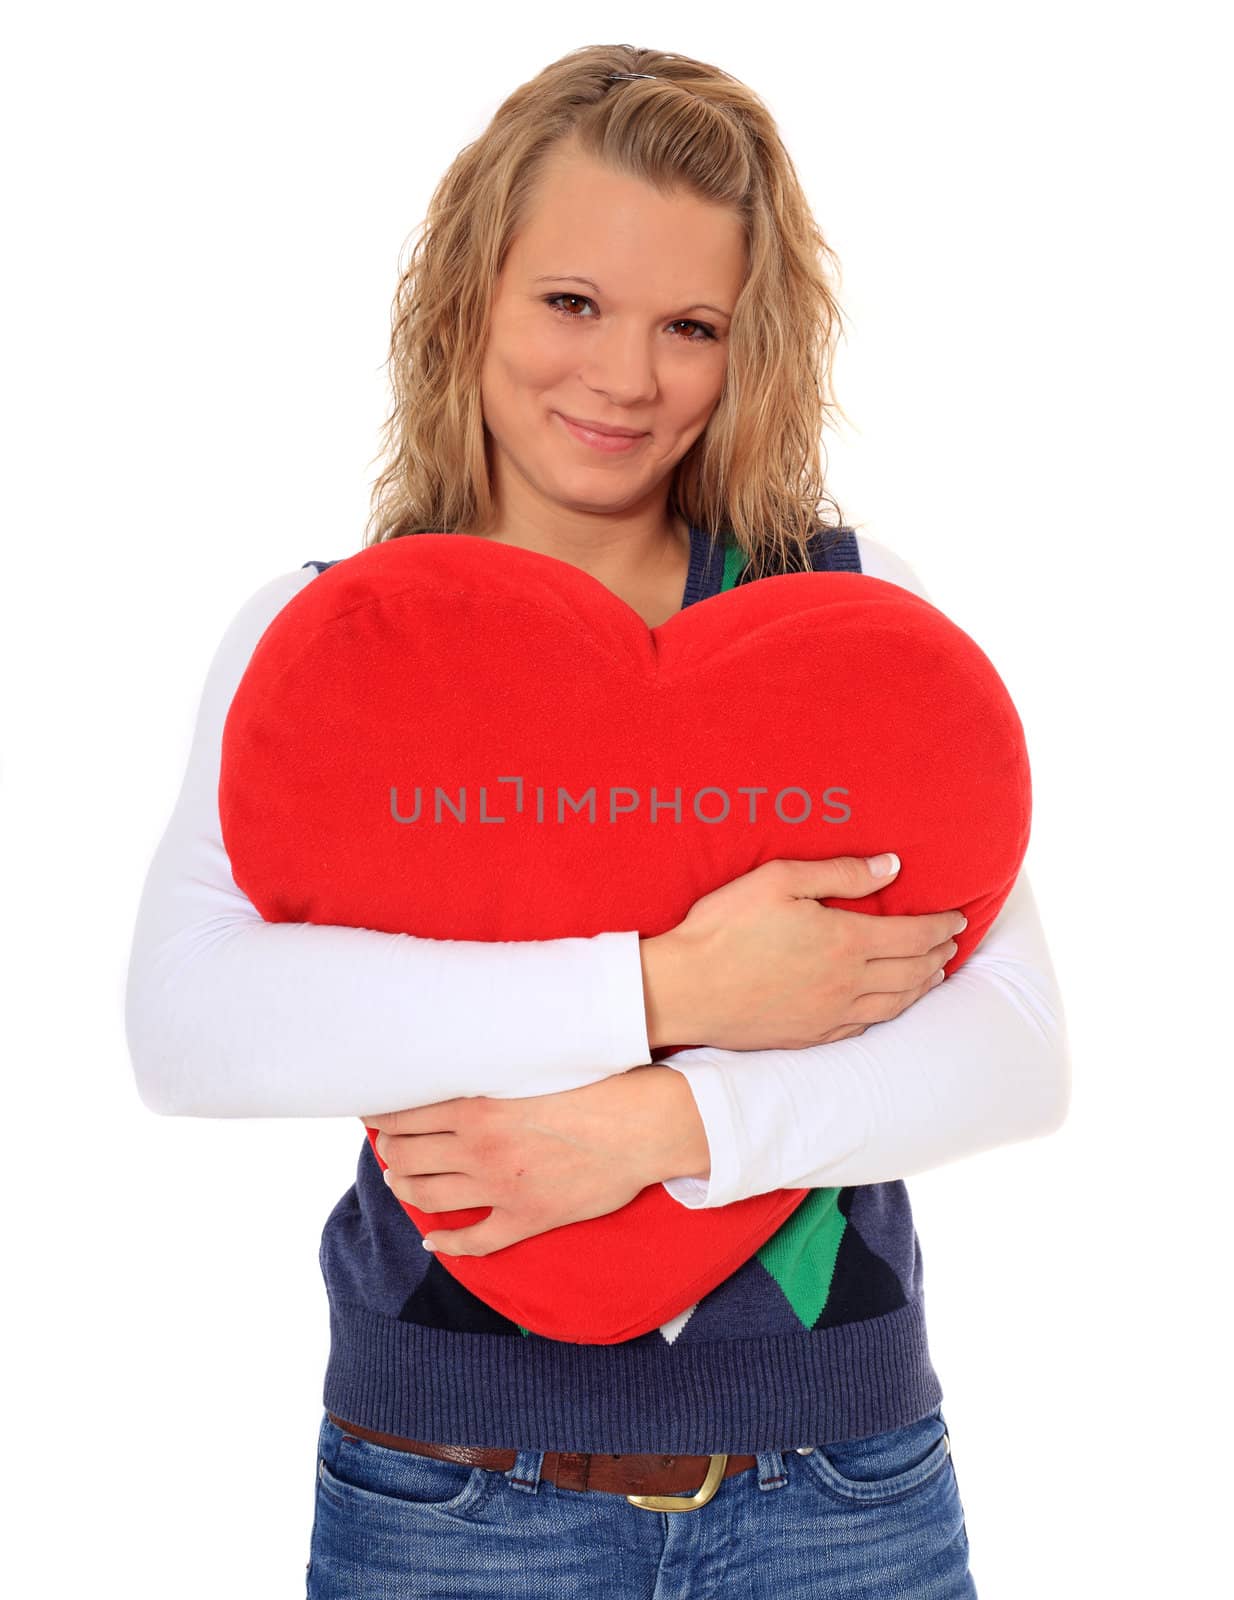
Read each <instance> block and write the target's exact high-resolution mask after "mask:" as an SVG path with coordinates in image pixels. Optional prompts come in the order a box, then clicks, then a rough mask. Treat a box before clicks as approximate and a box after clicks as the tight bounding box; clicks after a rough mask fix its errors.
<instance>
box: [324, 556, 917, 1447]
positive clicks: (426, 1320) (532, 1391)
mask: <svg viewBox="0 0 1234 1600" xmlns="http://www.w3.org/2000/svg"><path fill="white" fill-rule="evenodd" d="M690 542H691V555H690V567H689V575H688V579H687V584H686V590H685V595H684V604H685V605H692V604H694V603H695V602H696V601H698V600H703V599H706V598H707V597H708V596H710V595H713V594H717V593H719V592H720V591H721V590H722V589H728V588H732V587H733V586H734V585H735V584H737V583H740V582H742V581H748V569H747V568H746V567H745V564H744V556H743V554H742V552H741V550H740V548H739V547H738V546H737V545H736V544H735V543H733V542H732V541H731V540H727V541H724V542H721V541H719V540H714V541H713V540H710V539H708V538H707V536H706V535H705V534H703V533H701V532H700V531H699V530H697V529H693V528H692V529H691V530H690ZM810 555H811V561H812V565H813V568H814V570H816V571H843V572H860V571H861V561H860V557H859V555H858V551H857V541H856V536H855V535H854V533H853V531H852V530H851V529H849V528H837V529H820V530H819V531H818V532H817V533H816V534H815V535H814V536H813V538H812V539H811V541H810ZM333 565H334V562H332V561H311V562H305V566H311V567H314V568H315V569H316V570H317V571H318V572H319V573H320V572H322V571H324V570H325V568H326V567H329V566H333ZM631 1065H633V1063H631ZM421 1237H422V1235H421V1233H420V1231H419V1229H418V1228H417V1227H416V1225H415V1223H414V1222H413V1221H412V1219H411V1218H410V1217H409V1216H408V1215H407V1213H406V1212H405V1211H404V1210H403V1208H402V1206H401V1205H400V1204H399V1202H398V1200H397V1199H396V1197H395V1196H394V1195H393V1194H392V1193H391V1192H390V1190H389V1189H388V1188H387V1187H386V1184H385V1182H384V1180H383V1178H382V1174H381V1169H380V1167H379V1166H378V1164H377V1159H376V1157H375V1156H374V1155H373V1152H372V1150H371V1148H370V1146H369V1143H368V1140H367V1139H363V1140H362V1142H361V1149H360V1158H359V1162H358V1165H357V1168H356V1181H355V1183H354V1184H353V1185H352V1186H351V1188H349V1189H348V1190H347V1192H346V1194H344V1195H343V1197H342V1198H341V1199H340V1200H339V1202H338V1204H337V1205H336V1206H335V1207H334V1209H333V1211H331V1213H330V1215H329V1217H328V1218H327V1219H326V1223H325V1228H324V1230H323V1232H322V1237H321V1248H320V1251H319V1255H318V1260H319V1262H320V1265H321V1271H322V1275H323V1277H324V1279H325V1286H326V1297H327V1302H328V1306H329V1313H330V1354H329V1360H328V1363H327V1368H326V1375H325V1386H324V1395H323V1399H324V1404H325V1407H326V1409H327V1410H329V1411H332V1412H333V1413H334V1414H335V1415H336V1416H339V1417H342V1418H343V1419H344V1420H345V1421H348V1422H356V1423H359V1424H360V1425H361V1426H362V1427H366V1428H372V1429H376V1430H378V1431H379V1432H382V1433H394V1434H402V1435H403V1436H404V1437H407V1438H412V1439H426V1440H431V1441H434V1442H436V1443H442V1444H464V1445H500V1446H507V1447H509V1446H513V1447H515V1448H517V1449H527V1450H588V1451H596V1452H604V1453H611V1454H627V1453H631V1452H642V1451H654V1452H663V1453H664V1454H668V1455H701V1454H706V1453H710V1452H714V1451H721V1450H723V1451H728V1452H730V1453H741V1454H747V1453H754V1452H757V1451H760V1450H783V1449H790V1448H794V1447H795V1446H797V1445H799V1444H822V1443H827V1442H830V1441H832V1440H843V1439H854V1438H859V1437H861V1436H862V1435H864V1434H869V1433H876V1432H880V1431H882V1430H883V1429H887V1428H897V1427H901V1426H903V1425H904V1424H906V1423H909V1422H914V1421H916V1420H917V1419H918V1418H920V1417H923V1416H925V1415H926V1414H927V1413H928V1412H930V1411H932V1410H933V1409H934V1408H935V1407H936V1406H937V1405H939V1404H940V1402H941V1400H942V1389H941V1386H940V1384H939V1381H938V1378H937V1376H936V1375H935V1372H934V1368H933V1365H932V1363H931V1360H930V1354H929V1349H928V1345H927V1338H926V1327H925V1307H924V1289H923V1278H922V1265H921V1250H920V1246H919V1244H918V1240H917V1232H916V1228H915V1227H914V1224H913V1218H912V1212H911V1209H910V1206H909V1199H908V1192H907V1190H906V1188H905V1186H904V1184H903V1182H902V1181H900V1180H896V1181H895V1182H891V1183H877V1184H865V1185H859V1186H849V1187H846V1188H828V1189H814V1190H812V1191H811V1192H810V1194H809V1196H808V1197H807V1198H806V1199H805V1200H804V1201H803V1202H802V1204H801V1205H800V1206H799V1207H798V1208H797V1210H796V1211H795V1212H794V1213H793V1215H792V1216H791V1217H789V1218H788V1219H787V1221H786V1222H784V1223H783V1224H782V1226H781V1227H780V1228H779V1229H778V1230H777V1231H776V1232H775V1233H774V1234H772V1236H771V1237H770V1238H769V1239H768V1240H767V1241H766V1243H765V1244H764V1245H763V1246H762V1247H761V1248H760V1249H759V1250H758V1252H757V1253H756V1254H755V1255H754V1256H752V1257H751V1258H750V1260H748V1261H747V1262H745V1264H744V1265H743V1266H741V1267H740V1268H738V1270H737V1271H736V1272H734V1273H732V1274H731V1275H730V1276H729V1277H728V1278H726V1279H725V1281H724V1282H723V1283H721V1284H720V1285H718V1287H716V1288H715V1289H713V1290H712V1291H711V1292H710V1293H709V1294H707V1295H705V1296H704V1297H703V1298H702V1299H701V1300H700V1301H699V1302H698V1303H697V1304H696V1305H695V1306H694V1308H693V1309H692V1310H691V1311H690V1312H689V1313H688V1315H685V1320H684V1323H683V1321H682V1319H681V1318H680V1317H678V1318H675V1319H674V1320H673V1322H672V1323H668V1324H665V1326H664V1327H663V1328H658V1329H655V1330H653V1331H652V1332H650V1333H645V1334H641V1335H640V1336H639V1337H638V1338H635V1339H630V1340H627V1341H625V1342H624V1343H620V1344H610V1345H586V1344H581V1345H580V1344H567V1343H562V1342H560V1341H558V1340H554V1339H547V1338H544V1337H542V1336H541V1335H539V1334H535V1333H529V1332H528V1331H527V1329H525V1328H522V1327H520V1326H519V1325H518V1324H517V1323H514V1322H511V1321H510V1320H509V1319H508V1318H507V1317H505V1316H502V1315H501V1314H499V1313H498V1312H496V1311H494V1310H493V1309H492V1308H491V1307H490V1306H488V1305H486V1304H485V1303H484V1302H483V1301H482V1300H480V1299H479V1298H478V1297H477V1296H475V1295H474V1294H472V1293H471V1292H470V1291H469V1290H468V1289H466V1288H464V1287H463V1285H462V1284H460V1283H458V1282H456V1280H455V1279H454V1278H452V1277H451V1276H450V1274H449V1273H448V1272H447V1271H446V1270H445V1268H444V1267H442V1265H441V1263H440V1262H439V1261H436V1260H435V1259H434V1258H433V1256H432V1255H431V1254H429V1252H427V1251H425V1250H423V1249H422V1248H421V1246H420V1240H421Z"/></svg>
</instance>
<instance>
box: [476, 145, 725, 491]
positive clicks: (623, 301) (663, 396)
mask: <svg viewBox="0 0 1234 1600" xmlns="http://www.w3.org/2000/svg"><path fill="white" fill-rule="evenodd" d="M745 272H746V252H745V237H744V232H743V229H742V226H741V223H740V221H739V220H738V218H737V217H736V216H734V215H733V214H732V213H731V212H729V211H728V210H726V209H723V208H721V207H718V206H715V205H711V204H709V203H707V202H705V201H702V200H698V199H696V198H694V197H693V196H690V195H687V194H685V193H678V194H675V195H673V196H671V197H668V198H666V197H664V196H662V195H660V194H658V193H657V192H656V191H655V190H654V189H652V188H651V187H650V186H649V185H647V184H644V183H642V182H641V181H640V180H638V179H635V178H628V177H624V176H619V175H617V174H615V173H613V172H611V171H610V170H609V169H608V168H606V167H603V166H601V165H599V164H598V163H596V162H594V161H592V160H591V159H590V158H588V157H586V156H584V155H582V154H581V153H580V152H578V151H577V150H575V149H574V148H573V147H570V146H564V145H561V146H558V147H557V149H556V150H555V151H554V153H553V155H552V157H551V158H550V164H549V166H548V167H547V168H546V170H545V173H544V176H543V182H542V185H541V187H540V189H539V191H538V195H537V200H536V203H535V206H534V209H533V212H532V215H531V216H530V217H529V218H528V219H527V221H526V223H525V225H524V227H523V228H522V230H521V231H520V232H519V234H518V235H517V236H516V238H515V240H514V242H513V244H512V245H511V247H510V250H509V252H508V254H507V257H506V260H505V263H504V265H503V267H502V271H501V274H500V276H499V278H498V280H497V285H496V293H495V296H494V303H493V308H492V318H491V327H490V334H489V341H488V346H487V349H486V352H485V358H484V364H483V370H482V375H481V397H482V404H483V409H484V421H485V424H486V427H487V429H488V433H489V435H490V452H491V467H492V481H493V485H494V495H495V498H496V500H497V504H498V508H499V513H500V508H501V507H502V504H503V502H504V501H506V500H507V499H509V498H510V497H511V496H513V497H514V498H515V499H516V500H517V501H518V502H519V504H520V505H521V506H523V507H530V506H534V507H535V508H536V509H541V508H543V509H545V510H548V509H549V508H557V509H558V510H561V509H567V508H569V509H573V510H577V511H584V512H586V511H590V512H610V513H611V512H613V511H621V510H626V511H629V512H637V511H638V510H639V509H640V508H641V509H643V510H645V509H646V508H647V506H648V505H649V504H650V503H651V502H652V501H653V500H655V499H658V500H659V501H660V503H661V504H662V503H663V501H664V499H665V496H666V494H667V489H666V487H665V486H666V483H667V480H668V478H669V476H670V474H671V473H672V470H673V468H674V467H675V466H676V464H677V462H678V461H680V460H681V458H682V456H684V455H685V453H686V451H687V450H688V449H689V448H690V446H691V445H692V444H693V443H694V441H695V439H696V438H697V437H698V436H699V434H700V433H701V432H702V431H703V429H704V428H705V427H706V425H707V420H708V418H709V417H710V416H711V413H712V411H713V410H714V409H715V406H716V402H717V401H718V400H719V397H720V391H721V389H722V388H723V384H724V373H725V368H726V366H727V361H728V333H729V321H730V316H731V313H732V310H733V307H734V305H735V304H736V301H737V295H738V293H739V291H740V289H741V285H742V283H743V281H744V278H745ZM578 273H581V274H582V275H583V277H584V278H585V279H590V280H592V281H591V282H584V281H582V280H581V279H580V278H578V277H576V276H574V274H578ZM563 413H564V415H565V416H568V417H572V418H576V419H580V420H583V421H591V422H599V423H604V424H608V425H610V426H612V427H617V428H632V429H636V430H638V431H639V434H640V437H639V438H638V439H636V440H635V441H634V443H633V444H632V445H631V446H630V447H629V448H628V449H622V450H619V451H616V452H613V451H605V450H601V449H597V448H595V447H594V446H593V445H591V444H588V443H586V442H584V441H582V440H580V439H579V438H578V437H576V436H575V435H574V434H573V433H572V432H571V431H570V429H569V428H568V427H567V426H566V424H565V422H564V420H563Z"/></svg>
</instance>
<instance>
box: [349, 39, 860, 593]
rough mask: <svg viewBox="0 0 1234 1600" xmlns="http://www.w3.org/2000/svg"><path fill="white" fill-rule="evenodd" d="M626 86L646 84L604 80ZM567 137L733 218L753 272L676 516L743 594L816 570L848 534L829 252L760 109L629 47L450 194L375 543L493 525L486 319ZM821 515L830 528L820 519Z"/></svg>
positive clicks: (394, 425) (569, 68) (584, 67)
mask: <svg viewBox="0 0 1234 1600" xmlns="http://www.w3.org/2000/svg"><path fill="white" fill-rule="evenodd" d="M618 72H632V73H636V72H641V73H650V74H653V75H654V76H653V77H650V78H634V79H628V80H627V79H620V80H613V79H610V77H609V74H610V73H618ZM564 139H570V140H572V141H573V142H574V143H575V144H576V146H577V147H578V148H580V149H581V150H582V151H583V152H584V153H585V154H587V155H589V156H590V157H592V158H593V159H595V160H597V161H600V162H602V163H604V164H605V165H607V166H608V167H609V168H611V169H612V170H614V171H616V172H619V173H622V174H624V175H628V176H631V177H635V178H639V179H641V180H643V181H644V182H646V183H650V184H652V185H653V186H654V187H655V188H656V189H657V190H658V191H659V192H661V193H662V194H671V193H673V192H674V191H680V190H685V191H687V192H689V193H691V194H693V195H696V196H698V197H699V198H700V199H703V200H707V201H711V202H713V203H714V204H716V205H719V206H727V207H730V208H731V209H732V210H733V211H734V212H736V213H737V214H738V215H739V216H740V218H741V220H742V222H743V224H744V227H745V235H746V246H747V260H748V262H749V268H748V273H747V276H746V280H745V282H744V284H743V286H742V290H741V293H740V295H739V296H738V299H737V303H736V305H735V307H734V308H733V317H732V323H731V327H730V334H729V355H728V362H727V367H726V372H725V380H724V386H723V390H722V392H721V395H720V398H719V400H718V402H717V404H716V407H715V410H714V411H713V413H712V415H711V417H710V418H709V420H708V423H707V426H706V428H705V429H704V430H703V432H702V433H701V434H700V435H699V437H698V438H697V439H696V440H695V441H694V443H693V444H692V445H691V447H690V449H689V450H688V451H687V453H686V454H685V455H684V456H683V457H682V459H681V460H680V461H679V462H678V463H677V466H676V467H675V468H674V471H673V478H672V484H671V486H670V490H669V497H668V514H669V516H670V517H672V516H677V515H679V516H682V517H684V518H685V519H686V521H687V522H688V523H690V524H691V525H692V526H694V527H697V528H700V529H702V530H703V531H704V532H705V533H707V534H709V535H710V536H711V537H712V539H716V538H725V537H729V538H732V539H733V540H735V542H736V543H737V544H739V545H740V546H741V547H742V549H743V550H744V552H745V554H746V557H747V559H748V561H749V563H750V566H751V576H759V575H762V573H764V572H783V571H795V570H808V568H809V565H810V562H809V559H808V553H807V550H806V541H807V540H808V539H809V538H810V537H811V536H812V535H813V534H815V533H817V532H818V531H819V530H820V529H825V528H829V527H831V528H834V527H843V526H847V524H845V523H844V522H843V519H842V517H841V515H840V511H839V507H838V506H837V505H836V503H835V501H834V500H833V499H832V498H831V496H830V495H828V494H827V493H826V492H825V490H824V486H823V477H824V470H825V469H824V467H823V465H822V464H821V463H820V452H821V451H822V432H823V429H824V427H825V426H827V425H828V424H829V423H830V419H831V414H832V413H835V412H838V413H839V415H841V416H844V412H843V409H842V408H841V407H840V406H839V404H838V403H837V401H836V400H835V397H834V394H833V392H832V387H831V369H832V360H833V357H834V352H835V344H836V340H837V337H838V336H839V335H840V332H841V325H842V313H841V311H840V307H839V304H838V302H837V300H836V298H835V294H834V291H833V287H832V277H833V274H834V276H835V277H836V279H837V280H838V271H837V270H836V258H835V254H834V252H833V251H832V249H831V248H830V246H829V245H828V244H827V242H826V240H825V239H824V238H823V235H822V233H821V231H820V229H819V227H818V224H817V223H816V222H815V220H814V217H813V215H812V214H811V211H810V207H809V205H808V204H807V202H806V197H805V194H804V193H803V191H802V188H801V184H800V182H799V180H798V178H797V174H796V170H795V168H794V166H793V163H792V161H791V160H790V158H789V155H788V152H787V151H786V150H785V148H784V146H783V144H782V143H781V141H780V138H779V135H778V133H777V132H776V128H775V124H774V122H773V120H772V117H771V115H770V113H769V112H768V110H767V108H766V107H765V106H764V105H763V103H762V101H761V100H760V99H759V98H758V97H757V95H755V94H754V93H753V92H752V91H751V90H750V89H748V88H746V86H745V85H744V84H742V83H740V82H739V81H738V80H737V79H736V78H733V77H731V76H730V75H729V74H728V73H726V72H723V71H721V70H720V68H718V67H713V66H709V65H708V64H707V63H706V62H704V61H696V60H694V59H693V58H692V57H690V56H682V55H675V54H671V53H668V52H666V51H660V50H640V49H637V48H636V47H634V46H632V45H588V46H586V47H584V48H582V49H579V50H574V51H571V52H570V53H569V54H568V55H565V56H562V57H561V59H560V60H558V61H554V62H553V63H552V64H551V65H550V66H547V67H545V68H544V70H543V71H542V72H540V73H539V74H538V75H537V76H536V77H534V78H532V79H531V80H530V81H529V82H527V83H524V84H522V85H521V86H520V87H519V88H517V89H516V90H514V92H513V93H512V94H511V95H509V96H508V98H507V99H506V100H505V101H503V103H502V104H501V106H500V107H499V108H498V110H497V112H496V114H495V115H494V116H493V118H492V120H491V122H490V123H489V124H488V126H487V128H486V129H485V130H484V132H483V133H482V134H481V135H480V136H479V138H477V139H475V140H473V141H472V143H470V144H468V145H466V146H464V148H463V149H462V150H461V151H460V152H459V154H458V156H457V157H456V158H455V160H454V161H453V162H452V163H451V165H450V167H449V168H448V170H447V171H446V173H445V175H444V176H443V177H442V179H441V181H440V182H439V183H438V185H437V188H436V190H435V191H434V193H433V196H432V200H431V202H430V204H429V208H428V214H427V216H426V218H425V220H424V222H423V224H422V226H421V230H420V238H419V241H418V243H417V244H416V245H415V248H414V249H413V251H412V253H411V256H410V258H409V259H408V262H407V265H406V267H405V268H403V269H402V272H401V276H400V278H399V284H398V289H397V291H396V294H395V298H394V304H393V308H392V314H391V326H392V332H391V339H390V352H389V359H388V368H389V376H390V386H391V390H392V394H393V405H392V408H391V411H390V415H389V417H388V419H387V421H386V422H385V424H384V426H383V429H382V448H381V451H380V452H379V455H378V456H377V457H376V458H375V459H377V460H384V462H385V465H384V467H383V469H382V471H381V474H380V476H379V477H378V479H377V480H376V483H375V484H374V487H373V492H372V511H371V516H370V519H369V524H368V528H367V530H366V534H365V541H364V542H365V544H366V545H369V544H377V543H380V542H381V541H382V540H384V539H397V538H400V537H402V536H403V535H404V534H410V533H420V532H431V531H434V530H442V531H446V530H450V531H454V532H467V531H470V530H485V529H488V528H490V527H491V526H492V524H493V520H494V518H495V514H496V507H495V505H494V502H493V498H492V494H491V487H490V482H489V471H488V458H487V452H486V442H485V428H484V421H483V415H482V412H481V404H480V372H481V367H482V363H483V357H484V348H485V345H486V343H487V337H488V326H489V313H490V306H491V303H492V299H493V292H494V288H495V283H496V279H497V275H498V273H499V272H500V270H501V266H502V263H503V261H504V259H505V256H506V252H507V250H508V248H509V245H510V243H511V241H512V240H513V238H514V235H515V234H516V232H517V230H518V228H519V225H520V222H521V220H522V218H523V217H524V216H526V215H527V214H528V208H529V207H530V206H531V205H532V204H533V203H534V200H535V195H536V190H537V185H538V180H539V176H540V172H541V169H542V167H543V166H544V164H545V161H546V158H547V157H548V156H549V154H550V152H551V151H552V150H553V148H554V146H555V145H557V144H558V143H559V142H560V141H561V140H564ZM846 420H847V418H846ZM824 459H825V456H824ZM822 505H826V506H828V507H830V508H831V510H832V511H833V512H834V513H835V517H834V520H832V521H830V522H828V521H825V520H823V519H822V518H821V516H820V509H819V508H820V506H822Z"/></svg>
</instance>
